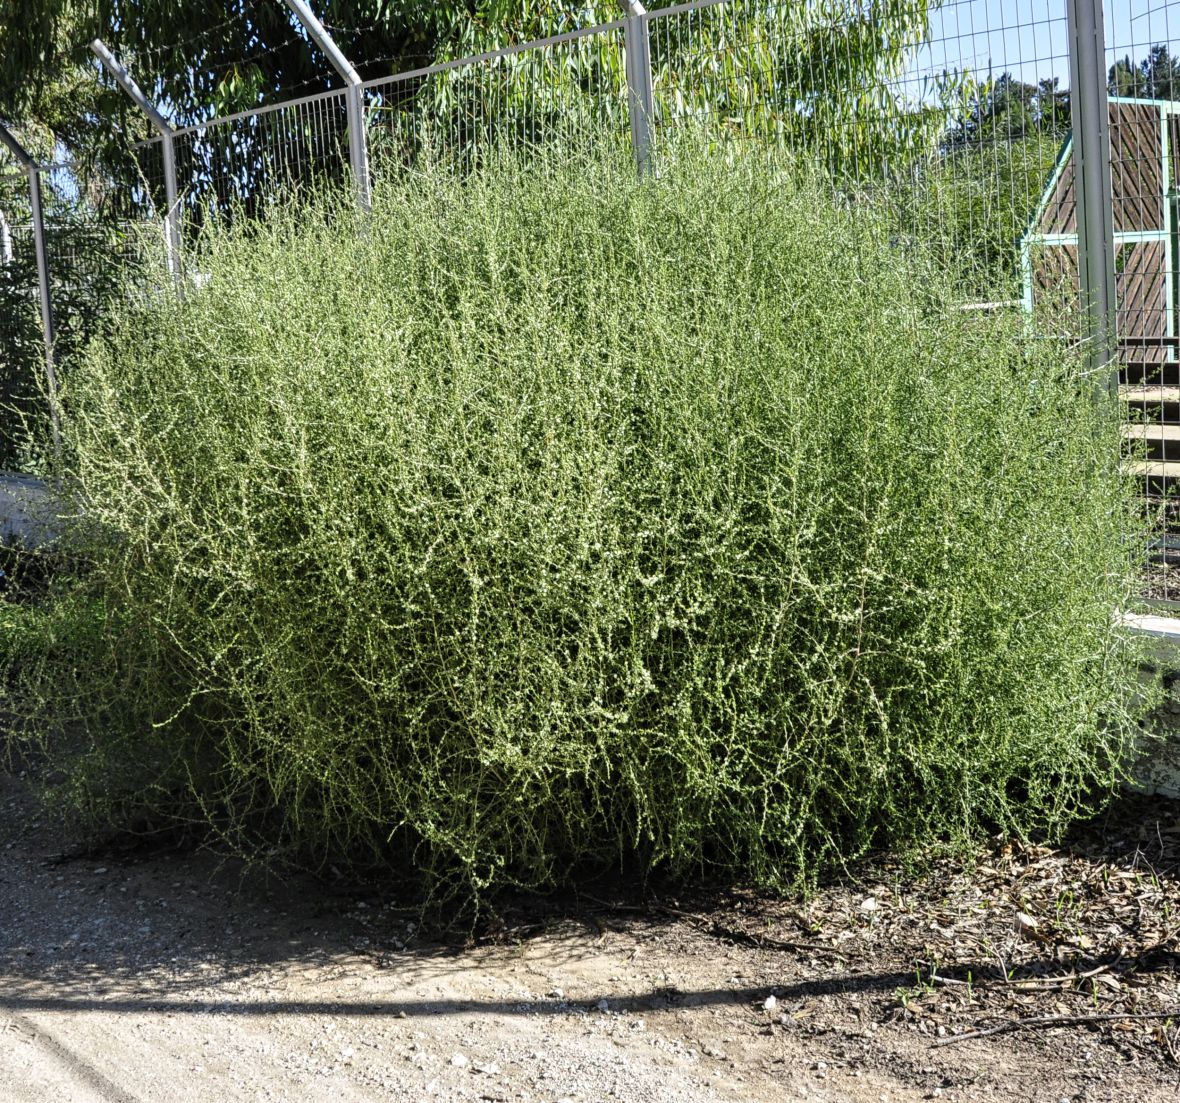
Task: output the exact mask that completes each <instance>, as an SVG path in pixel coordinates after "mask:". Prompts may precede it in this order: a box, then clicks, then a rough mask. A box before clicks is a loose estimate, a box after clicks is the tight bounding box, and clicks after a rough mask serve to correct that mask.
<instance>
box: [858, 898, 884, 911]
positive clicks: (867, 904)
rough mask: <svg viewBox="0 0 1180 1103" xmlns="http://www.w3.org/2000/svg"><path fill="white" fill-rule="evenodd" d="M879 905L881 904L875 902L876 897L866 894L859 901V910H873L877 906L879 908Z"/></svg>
mask: <svg viewBox="0 0 1180 1103" xmlns="http://www.w3.org/2000/svg"><path fill="white" fill-rule="evenodd" d="M880 906H881V905H880V904H878V903H877V898H876V897H875V896H866V897H865V898H864V899H863V900H862V901H861V902H860V910H861V911H862V912H875V911H876V910H877V909H878V908H880Z"/></svg>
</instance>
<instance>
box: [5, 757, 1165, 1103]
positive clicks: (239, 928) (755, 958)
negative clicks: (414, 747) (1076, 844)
mask: <svg viewBox="0 0 1180 1103" xmlns="http://www.w3.org/2000/svg"><path fill="white" fill-rule="evenodd" d="M1161 807H1163V806H1161ZM1171 809H1172V810H1173V813H1176V814H1180V811H1178V810H1177V807H1176V806H1175V805H1172V806H1171ZM1157 826H1158V825H1157ZM1161 837H1162V836H1161ZM70 847H71V840H70V839H69V838H68V837H66V836H64V835H63V834H62V833H61V831H60V830H59V829H58V827H57V825H55V824H54V823H53V821H52V820H51V818H49V817H48V816H46V814H45V813H43V812H41V811H40V810H39V807H38V806H37V805H36V804H35V803H34V802H33V801H32V798H31V796H30V793H29V791H28V787H27V783H26V781H25V780H24V779H22V778H20V777H13V776H11V775H0V1085H3V1088H0V1096H2V1098H3V1099H4V1100H5V1101H6V1103H26V1101H28V1103H33V1101H34V1100H36V1101H38V1103H40V1101H44V1100H54V1101H75V1100H76V1101H79V1103H88V1101H92V1100H93V1101H104V1103H110V1101H119V1103H124V1101H135V1103H148V1101H155V1100H159V1101H161V1103H164V1101H168V1103H181V1101H186V1100H193V1101H197V1100H200V1101H202V1103H207V1101H210V1100H217V1101H222V1100H290V1101H292V1103H295V1101H306V1100H358V1101H359V1100H408V1101H417V1100H434V1099H438V1100H489V1101H493V1100H494V1101H505V1103H506V1101H509V1100H512V1101H521V1103H558V1101H572V1103H598V1101H602V1103H610V1101H620V1103H657V1101H658V1103H668V1101H691V1103H729V1101H751V1103H770V1101H774V1103H783V1101H790V1100H808V1101H812V1103H883V1101H885V1103H900V1101H909V1100H919V1099H943V1100H947V1101H948V1103H950V1101H952V1100H988V1101H992V1100H997V1101H998V1100H1005V1101H1007V1100H1030V1101H1033V1100H1035V1101H1038V1103H1040V1101H1043V1103H1061V1101H1062V1100H1069V1101H1070V1103H1079V1101H1097V1100H1136V1101H1141V1103H1151V1101H1153V1100H1161V1101H1162V1100H1168V1101H1170V1103H1171V1101H1174V1100H1175V1099H1176V1098H1177V1066H1176V1065H1175V1064H1174V1063H1173V1062H1172V1061H1171V1060H1170V1059H1169V1058H1168V1055H1167V1052H1166V1050H1165V1049H1164V1048H1163V1047H1162V1046H1158V1047H1156V1048H1155V1049H1151V1048H1150V1047H1148V1048H1144V1043H1143V1037H1144V1031H1145V1030H1147V1029H1149V1028H1148V1027H1147V1026H1145V1027H1144V1030H1140V1029H1139V1028H1138V1024H1135V1027H1134V1031H1133V1032H1131V1033H1127V1032H1120V1031H1118V1030H1113V1029H1112V1030H1110V1031H1097V1030H1090V1029H1087V1028H1086V1027H1085V1026H1075V1027H1073V1028H1070V1029H1058V1030H1054V1031H1051V1032H1027V1033H1020V1034H1016V1035H1010V1036H1001V1037H996V1038H991V1039H984V1040H979V1041H965V1042H963V1043H962V1044H958V1045H952V1046H947V1047H945V1048H940V1047H937V1046H935V1045H934V1044H933V1043H934V1042H935V1041H937V1040H938V1039H939V1038H940V1037H942V1036H944V1035H945V1029H946V1028H945V1027H943V1026H942V1024H944V1023H946V1024H949V1027H950V1030H951V1031H962V1030H965V1029H967V1028H968V1027H969V1026H971V1025H974V1022H973V1021H972V1020H969V1019H967V1018H962V1019H956V1018H955V1017H954V1014H953V1013H952V1012H951V1011H947V1010H945V1009H943V1008H942V1007H941V1005H940V1000H941V999H942V997H943V996H945V995H946V994H947V993H948V991H953V990H948V989H941V988H939V987H938V986H937V985H934V984H926V985H922V984H917V985H915V974H914V962H915V960H918V959H919V958H920V952H919V950H918V949H917V947H920V946H921V945H922V943H923V940H924V939H929V938H931V937H934V936H932V935H931V934H930V932H929V930H928V929H927V924H930V923H934V922H936V921H937V922H941V923H943V924H950V923H952V921H953V918H952V917H951V915H950V913H951V912H953V911H954V910H955V907H957V906H958V905H957V904H955V903H953V901H956V900H958V895H957V894H958V893H959V888H958V887H955V886H954V885H952V884H951V883H950V882H946V883H943V884H941V885H939V884H938V883H937V879H936V882H935V883H934V884H933V885H930V886H927V888H928V889H929V893H927V891H926V889H922V890H921V891H919V890H917V889H913V890H910V889H906V888H905V886H904V884H903V883H902V882H898V885H899V886H900V888H898V889H897V890H896V891H895V890H894V889H888V890H886V887H884V886H882V887H879V888H876V889H874V890H873V891H874V892H875V894H876V895H874V896H873V897H872V899H873V900H874V901H875V906H874V907H873V908H865V907H864V906H863V905H864V901H865V900H866V899H869V897H866V896H865V889H864V888H863V887H861V888H848V889H832V890H826V891H825V892H824V893H821V894H820V896H819V897H817V898H816V900H815V901H813V902H812V904H810V905H808V906H807V908H806V909H804V910H805V912H806V914H805V915H804V914H803V913H802V912H801V911H800V910H799V909H798V908H796V907H793V906H791V905H788V904H782V905H773V904H770V903H767V904H757V903H756V902H750V903H748V904H746V905H743V904H742V903H741V902H740V901H738V902H736V903H734V904H732V905H730V906H729V907H727V908H725V909H723V910H715V911H713V912H711V913H708V914H704V913H702V912H700V911H699V909H698V910H694V911H692V912H689V911H682V910H681V908H688V907H689V905H688V904H684V903H682V904H681V905H679V906H673V905H672V904H670V903H668V904H665V905H664V906H661V907H657V908H655V909H650V910H647V911H642V912H641V911H639V910H637V909H629V908H626V907H622V906H620V907H614V908H608V907H602V908H597V909H595V908H593V907H592V908H591V909H590V910H589V911H586V910H582V911H581V912H580V913H579V912H578V910H577V909H573V908H571V907H568V906H567V907H566V908H565V909H564V911H563V910H562V909H561V908H558V907H556V906H550V905H537V904H533V905H529V906H525V905H521V906H520V908H519V909H518V910H516V911H513V910H511V909H508V910H506V912H505V914H504V919H503V925H502V927H501V929H500V931H499V933H498V935H497V937H496V938H495V939H493V940H490V941H488V942H487V943H486V944H483V945H477V946H474V947H468V948H464V949H455V948H449V947H446V946H442V945H438V944H436V943H431V942H428V941H424V940H422V939H420V938H419V936H418V932H417V930H416V928H415V926H414V923H413V920H412V918H410V917H409V915H408V913H406V912H403V911H400V910H398V909H397V908H396V907H394V906H392V905H391V902H390V901H388V900H384V901H383V900H382V899H380V898H378V897H369V898H363V899H362V898H357V897H355V896H353V897H344V896H333V895H331V894H329V893H328V892H327V891H326V890H325V889H324V888H323V886H316V885H313V884H311V883H303V882H299V883H288V884H280V883H277V882H276V881H274V880H273V879H272V880H271V881H269V882H268V881H266V880H264V879H262V878H260V877H249V876H245V875H244V874H243V873H242V871H241V870H240V869H239V868H238V867H236V866H235V865H233V864H232V863H219V862H218V861H217V860H215V859H214V858H213V857H212V856H210V855H207V854H193V853H191V852H190V853H182V852H177V851H166V850H165V851H161V850H158V849H157V850H155V851H149V850H144V849H126V848H123V849H111V848H107V849H106V850H105V851H98V852H94V851H91V852H90V853H89V854H80V853H79V852H78V851H77V850H71V849H70ZM1034 857H1035V856H1034ZM1069 860H1070V861H1074V860H1075V859H1073V858H1071V859H1069ZM1076 860H1077V861H1079V862H1087V861H1089V860H1088V859H1083V858H1077V859H1076ZM1014 861H1015V862H1016V865H1015V866H1013V871H1012V873H1011V877H1012V884H1014V885H1015V884H1020V885H1024V886H1025V887H1027V886H1028V885H1031V884H1032V883H1033V882H1032V880H1031V879H1030V874H1029V872H1028V871H1029V870H1034V871H1035V870H1038V869H1040V867H1039V866H1037V865H1035V864H1034V865H1030V864H1028V862H1025V860H1024V859H1023V858H1021V857H1019V856H1017V857H1016V858H1015V859H1014ZM1030 861H1032V859H1030ZM1035 861H1036V862H1040V863H1042V864H1043V863H1044V861H1045V858H1044V857H1043V856H1041V857H1036V858H1035ZM1022 863H1023V864H1022ZM1017 867H1019V868H1017ZM993 872H995V871H993ZM997 876H1001V877H1009V873H1006V872H1003V871H1001V872H1000V873H999V874H997ZM1171 888H1175V885H1174V884H1171ZM910 891H912V895H911V896H910V897H908V898H907V897H905V896H904V893H905V892H910ZM1021 891H1024V890H1023V889H1022V890H1021ZM1029 891H1033V890H1032V889H1030V890H1029ZM899 893H901V895H899ZM905 899H909V900H910V901H911V902H912V903H913V904H914V908H915V909H916V910H913V909H911V910H910V911H906V910H905V908H904V907H903V903H902V901H903V900H905ZM1139 899H1140V902H1141V905H1142V906H1141V907H1140V916H1141V919H1142V917H1143V912H1144V908H1146V914H1147V918H1148V919H1151V918H1152V917H1153V916H1154V912H1153V910H1152V909H1153V908H1154V907H1155V905H1153V904H1151V903H1150V901H1149V902H1148V903H1147V904H1142V901H1143V900H1147V899H1148V898H1147V897H1141V898H1139ZM1151 899H1155V898H1151ZM1161 899H1162V898H1161ZM1168 899H1170V897H1169V898H1168ZM927 900H933V901H934V902H935V903H933V904H930V905H929V910H927V903H926V901H927ZM940 900H941V902H939V901H940ZM1028 906H1029V907H1034V908H1035V907H1036V906H1037V905H1036V902H1035V901H1031V902H1029V904H1028ZM937 908H941V909H942V910H941V911H937V910H936V909H937ZM804 922H805V923H806V924H809V925H810V928H811V930H812V931H813V932H814V933H813V934H812V935H811V937H813V938H815V939H817V940H822V943H823V945H825V946H833V947H836V946H838V947H840V948H841V949H840V950H839V951H838V952H839V954H840V956H836V952H832V953H828V952H823V951H822V947H821V949H820V950H813V949H809V948H808V946H807V945H805V944H802V943H800V944H797V945H795V946H794V947H793V948H792V947H791V946H788V945H787V944H786V939H787V935H788V934H791V935H792V937H795V938H798V937H799V931H800V923H804ZM1103 922H1105V920H1103ZM764 935H765V936H766V937H765V938H764V937H763V936H764ZM771 935H773V936H775V937H774V938H771V937H770V936H771ZM816 945H819V943H816ZM964 952H965V951H964ZM1014 960H1015V959H1014ZM919 968H920V966H919ZM976 969H977V970H979V969H980V966H979V965H978V964H977V965H976ZM1054 969H1056V970H1057V971H1058V972H1059V971H1060V969H1061V967H1059V966H1056V965H1055V966H1054ZM976 975H977V976H979V977H980V978H981V979H980V982H979V984H980V989H981V990H982V994H981V995H979V999H982V1000H984V1001H985V1002H984V1003H982V1004H981V1003H978V1001H977V1002H976V1004H975V1005H973V1007H969V1008H968V1009H967V1010H966V1011H963V1012H962V1014H963V1015H978V1014H980V1013H981V1010H986V1009H987V1006H988V1005H987V1004H986V999H987V998H988V997H987V993H986V988H987V985H986V983H985V982H984V981H983V979H982V973H981V972H977V974H976ZM1144 976H1147V977H1149V979H1150V982H1151V983H1152V984H1155V983H1157V982H1158V983H1159V984H1161V985H1163V986H1164V987H1161V988H1159V991H1158V992H1156V995H1157V996H1158V997H1159V998H1161V999H1163V998H1171V995H1169V993H1171V994H1172V995H1178V994H1180V978H1178V976H1177V973H1176V966H1175V956H1174V953H1173V955H1172V958H1171V959H1170V960H1169V961H1167V962H1165V963H1163V965H1161V966H1160V967H1159V968H1158V969H1156V971H1155V972H1153V973H1150V974H1148V973H1146V972H1145V973H1144ZM918 979H919V980H920V977H919V978H918ZM1132 981H1135V983H1139V981H1137V980H1135V978H1134V977H1131V976H1130V975H1127V976H1123V975H1121V974H1120V978H1119V981H1118V984H1122V983H1124V982H1125V983H1127V984H1130V983H1131V982H1132ZM1144 983H1146V982H1144ZM1118 984H1116V987H1118ZM1168 986H1170V987H1168ZM1128 990H1130V989H1128ZM1136 991H1137V992H1141V993H1142V998H1143V999H1146V996H1147V995H1148V994H1149V993H1148V992H1147V991H1146V990H1145V989H1136ZM1037 998H1038V999H1039V998H1040V997H1037ZM1066 998H1067V997H1066V996H1064V995H1062V994H1061V993H1057V994H1053V995H1051V996H1047V997H1046V999H1049V1000H1057V1001H1059V1002H1060V1000H1062V999H1066ZM1137 998H1139V997H1137ZM1051 1006H1052V1004H1051V1003H1048V1004H1044V1005H1043V1006H1042V1007H1040V1008H1039V1009H1040V1010H1044V1009H1045V1008H1046V1007H1049V1008H1051ZM1082 1006H1083V1007H1084V1006H1085V1004H1084V1003H1083V1004H1082ZM1110 1006H1115V1005H1113V1004H1112V1005H1110ZM1118 1006H1123V1005H1121V1004H1120V1005H1118ZM1140 1006H1141V1007H1147V1006H1148V1005H1147V1003H1146V1002H1143V1003H1141V1004H1140ZM1153 1006H1154V1005H1153ZM1178 1006H1180V999H1178ZM1026 1010H1038V1008H1032V1009H1026Z"/></svg>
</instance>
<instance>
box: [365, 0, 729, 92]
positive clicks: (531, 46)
mask: <svg viewBox="0 0 1180 1103" xmlns="http://www.w3.org/2000/svg"><path fill="white" fill-rule="evenodd" d="M728 2H729V0H705V3H708V4H717V3H721V4H724V3H728ZM626 25H627V21H626V20H625V19H614V20H612V21H611V22H609V23H598V24H596V25H595V26H593V27H581V28H579V29H578V30H576V31H566V32H565V33H564V34H554V35H550V36H549V37H548V38H537V39H534V40H533V41H532V42H521V43H518V44H517V45H514V46H504V47H501V48H500V49H499V50H488V51H486V52H485V53H482V54H472V55H471V57H460V58H456V59H455V60H454V61H441V62H439V63H438V64H437V65H424V66H422V67H421V68H420V69H408V70H406V72H404V73H392V74H390V75H389V76H387V77H374V78H373V79H372V80H367V81H365V82H364V83H363V84H362V85H361V87H362V88H376V87H377V86H378V85H383V84H397V83H399V82H401V81H406V80H413V79H415V78H416V77H429V76H433V75H434V74H435V73H445V72H446V71H447V70H449V69H460V68H462V67H463V66H465V65H476V64H478V63H479V62H481V61H495V60H496V59H497V58H502V57H511V56H512V55H513V54H523V53H527V52H528V51H530V50H540V49H543V48H544V47H546V46H558V45H560V44H561V43H563V42H572V41H574V40H575V39H578V38H587V37H589V36H590V35H596V34H605V33H606V32H607V31H617V30H621V29H622V28H623V27H625V26H626Z"/></svg>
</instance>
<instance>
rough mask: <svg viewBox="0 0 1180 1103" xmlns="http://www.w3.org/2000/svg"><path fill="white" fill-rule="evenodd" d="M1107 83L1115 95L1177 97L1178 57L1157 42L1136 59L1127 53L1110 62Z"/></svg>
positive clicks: (1179, 94)
mask: <svg viewBox="0 0 1180 1103" xmlns="http://www.w3.org/2000/svg"><path fill="white" fill-rule="evenodd" d="M1107 87H1108V88H1109V90H1110V93H1111V94H1112V95H1115V96H1128V97H1134V98H1136V99H1146V100H1180V58H1178V57H1176V56H1175V55H1174V54H1172V53H1171V52H1170V51H1169V49H1168V47H1167V46H1165V45H1163V44H1157V45H1155V46H1153V47H1152V48H1151V50H1150V51H1149V52H1148V55H1147V57H1145V58H1143V59H1142V60H1141V61H1140V62H1138V63H1136V62H1134V61H1132V60H1131V58H1130V56H1129V55H1128V56H1127V57H1124V58H1123V60H1122V61H1119V62H1116V63H1115V64H1114V65H1112V66H1111V69H1110V73H1109V75H1108V78H1107Z"/></svg>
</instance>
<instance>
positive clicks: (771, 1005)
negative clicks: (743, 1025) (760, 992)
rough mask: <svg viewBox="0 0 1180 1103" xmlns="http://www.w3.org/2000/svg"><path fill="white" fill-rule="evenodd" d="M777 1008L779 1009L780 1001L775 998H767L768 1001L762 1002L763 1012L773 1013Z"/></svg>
mask: <svg viewBox="0 0 1180 1103" xmlns="http://www.w3.org/2000/svg"><path fill="white" fill-rule="evenodd" d="M776 1007H778V1000H777V999H776V998H775V997H774V996H767V997H766V999H765V1000H763V1001H762V1010H763V1011H773V1010H774V1009H775V1008H776Z"/></svg>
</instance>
